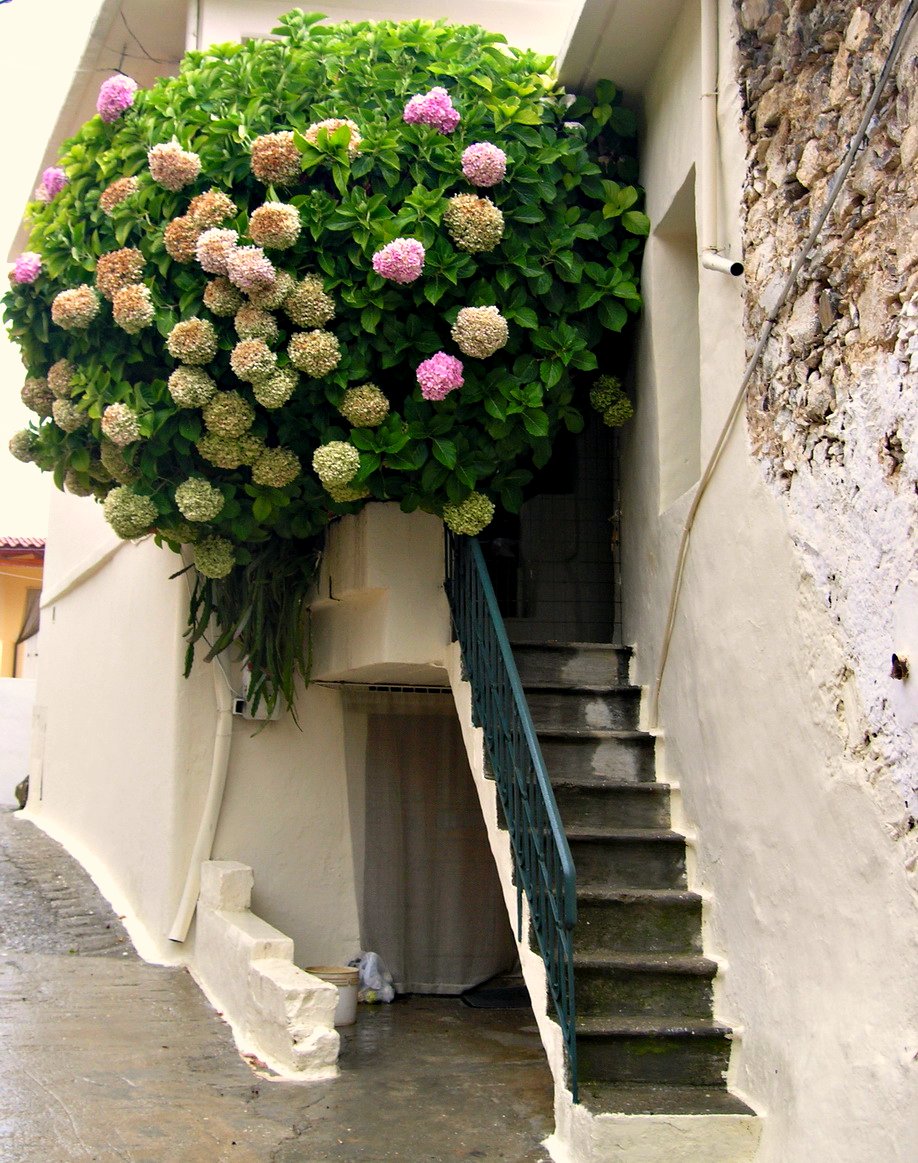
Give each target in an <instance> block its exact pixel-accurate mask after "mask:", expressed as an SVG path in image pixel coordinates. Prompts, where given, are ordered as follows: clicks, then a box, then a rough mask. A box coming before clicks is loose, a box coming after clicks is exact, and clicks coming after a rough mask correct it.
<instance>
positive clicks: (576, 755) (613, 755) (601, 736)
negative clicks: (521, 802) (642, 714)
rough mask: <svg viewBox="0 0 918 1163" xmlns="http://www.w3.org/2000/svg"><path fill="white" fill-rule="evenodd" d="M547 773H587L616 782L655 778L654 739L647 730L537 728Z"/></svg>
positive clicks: (571, 774) (561, 774) (576, 774)
mask: <svg viewBox="0 0 918 1163" xmlns="http://www.w3.org/2000/svg"><path fill="white" fill-rule="evenodd" d="M539 746H540V747H541V748H542V755H543V757H544V759H545V766H546V768H547V769H548V774H549V775H550V776H552V778H554V777H555V776H557V777H558V778H559V779H566V778H568V777H575V776H579V775H586V774H587V773H589V774H590V775H593V776H595V777H597V778H603V779H608V780H611V781H613V782H616V783H647V782H650V781H652V780H653V778H654V770H655V767H654V748H655V746H656V740H655V739H654V737H653V736H652V735H648V734H647V732H646V731H589V730H583V731H578V730H576V729H569V730H566V731H545V730H542V731H539Z"/></svg>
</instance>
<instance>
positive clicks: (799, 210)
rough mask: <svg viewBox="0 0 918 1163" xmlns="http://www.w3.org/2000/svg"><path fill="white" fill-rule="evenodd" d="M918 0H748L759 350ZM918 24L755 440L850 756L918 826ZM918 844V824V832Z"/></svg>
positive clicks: (753, 416) (772, 378) (750, 228)
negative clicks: (789, 536)
mask: <svg viewBox="0 0 918 1163" xmlns="http://www.w3.org/2000/svg"><path fill="white" fill-rule="evenodd" d="M906 7H907V3H906V2H904V0H902V2H899V0H897V2H895V3H891V2H886V0H874V2H873V3H870V4H862V5H860V6H858V5H857V4H856V3H855V2H854V0H735V9H736V16H737V20H738V24H739V41H738V49H739V53H738V57H739V60H738V67H739V82H740V89H741V92H742V93H743V95H744V101H745V115H746V129H747V134H748V145H749V167H748V175H747V184H746V190H745V199H744V201H745V245H744V250H745V261H746V269H747V276H746V280H747V297H746V325H747V337H748V345H749V351H750V352H751V350H752V348H753V346H754V345H755V343H756V341H757V340H758V337H759V335H760V333H761V330H762V327H763V324H764V322H765V319H766V315H767V313H768V312H769V310H771V309H773V307H774V305H775V304H776V303H777V301H778V295H779V293H780V290H781V287H782V285H783V283H784V281H785V279H786V277H787V272H788V271H789V269H790V267H791V265H792V263H793V260H794V258H795V257H796V255H797V253H798V251H799V249H800V247H801V245H802V244H803V242H804V240H805V238H806V236H807V235H808V233H809V231H810V229H811V226H812V224H813V222H814V221H815V218H816V216H817V215H818V213H819V211H820V210H821V209H822V207H823V205H824V203H825V200H826V195H827V191H828V187H829V184H830V182H831V180H832V177H833V175H834V173H835V171H836V169H837V167H838V166H839V165H840V164H841V162H842V160H843V158H844V156H845V153H846V151H847V149H848V146H849V144H850V141H851V139H852V136H853V134H854V132H855V130H856V127H857V125H858V123H859V121H860V119H861V116H862V114H863V111H864V108H865V107H866V105H867V102H868V100H869V98H870V95H871V93H872V91H873V88H874V84H875V82H876V79H877V77H878V76H879V73H880V71H881V69H882V68H883V64H884V62H885V60H886V57H887V54H888V52H889V48H890V45H891V43H892V40H893V37H894V35H895V32H896V29H897V27H898V25H899V22H900V20H901V18H902V15H903V13H904V12H905V9H906ZM916 32H918V19H916V20H915V21H913V27H912V30H911V32H910V35H909V38H908V40H907V41H906V43H905V45H904V48H903V51H902V52H901V54H900V56H899V58H898V61H897V64H896V66H895V69H894V71H893V73H892V75H891V77H890V79H889V81H888V83H887V86H886V88H885V90H884V93H883V96H882V99H881V101H880V104H879V106H878V108H877V110H876V113H875V115H874V117H873V119H872V122H871V125H870V129H869V132H868V135H867V138H866V141H865V143H864V144H863V146H862V147H861V150H860V152H859V155H858V158H857V160H856V162H855V165H854V167H853V169H852V172H851V174H850V175H849V177H848V179H847V181H846V183H845V185H844V186H843V188H842V191H841V194H840V196H839V198H838V200H837V202H836V203H835V206H834V209H833V211H832V214H831V216H830V217H829V219H828V221H827V223H826V225H825V227H824V228H823V231H822V233H821V235H820V236H819V237H818V239H817V242H816V245H815V247H814V249H813V252H812V254H811V256H810V258H809V260H808V261H807V263H806V265H805V266H804V268H803V270H802V272H801V274H800V276H799V279H798V283H797V286H796V288H795V291H794V292H793V293H792V295H791V297H790V299H789V301H788V303H787V304H786V305H785V307H784V308H783V310H782V311H781V314H780V315H779V317H778V321H777V324H776V326H775V329H774V331H773V334H772V337H771V339H770V341H769V343H768V346H767V348H766V350H765V353H764V357H763V359H762V362H761V364H760V366H759V369H758V371H757V373H756V375H755V378H754V379H753V381H752V383H751V385H750V394H749V400H748V408H747V420H748V431H749V435H750V439H751V442H752V447H753V451H754V453H755V455H756V456H757V457H758V458H759V460H760V462H761V465H762V468H763V470H764V473H765V475H766V478H767V480H768V481H769V482H770V483H771V484H772V485H773V487H774V489H775V490H776V491H777V492H779V493H781V494H783V498H784V501H785V504H786V506H787V511H788V516H789V520H790V525H791V529H792V531H793V535H794V539H795V542H796V544H797V547H798V549H799V552H800V554H801V558H802V562H803V565H804V573H805V575H806V578H807V582H806V587H808V588H809V593H810V597H811V598H812V599H813V600H814V605H816V606H818V605H822V607H823V610H824V614H823V617H822V618H821V619H820V618H817V622H819V623H821V625H822V626H823V628H824V629H823V633H824V634H825V633H826V629H825V628H827V627H832V628H833V630H834V641H832V643H831V648H827V649H826V650H825V651H824V652H823V651H821V650H820V647H819V639H818V635H815V636H814V639H813V643H812V645H813V652H814V659H813V680H814V688H815V687H817V686H818V687H821V688H822V690H823V692H824V693H828V695H829V697H830V700H832V701H834V704H835V707H836V711H837V715H838V721H839V729H840V731H841V733H842V736H843V738H844V739H845V744H846V761H847V762H849V764H850V766H851V770H859V771H860V772H861V775H860V777H859V778H860V779H861V780H863V781H865V786H868V787H870V788H871V789H872V790H873V793H874V794H875V796H876V798H877V799H878V801H879V802H880V803H881V806H882V808H883V811H884V816H885V818H886V820H887V823H888V830H889V832H890V834H891V836H892V837H893V838H896V839H899V838H904V837H905V836H906V835H907V834H908V833H909V832H912V830H913V829H915V826H916V820H915V817H916V816H918V747H916V742H918V738H916V734H918V731H916V727H918V706H916V702H918V698H916V696H918V567H916V554H915V536H916V533H918V498H916V492H918V201H916V193H918V164H916V158H918V84H916V81H918V76H916V74H918V58H916V48H918V35H916ZM806 587H805V588H806ZM804 600H806V595H804ZM832 632H833V631H832V630H830V631H828V635H827V636H831V635H832ZM910 651H911V655H910V657H911V662H912V670H913V674H912V677H911V678H910V679H906V680H905V681H902V680H901V679H897V678H894V677H892V675H891V655H892V654H893V653H896V654H897V655H899V656H903V655H904V656H906V657H909V652H910ZM829 659H832V660H833V661H831V662H829V661H828V660H829ZM903 804H904V805H905V808H904V810H903ZM912 841H914V832H912V835H911V836H910V837H909V842H908V843H907V844H906V847H907V848H908V849H911V848H912V847H913V844H912ZM914 861H915V857H914V855H913V856H912V858H911V860H908V859H907V863H908V864H912V865H914Z"/></svg>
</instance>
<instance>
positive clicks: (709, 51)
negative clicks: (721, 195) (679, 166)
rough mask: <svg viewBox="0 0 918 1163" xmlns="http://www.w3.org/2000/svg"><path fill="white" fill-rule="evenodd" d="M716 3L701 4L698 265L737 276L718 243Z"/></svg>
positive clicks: (738, 267)
mask: <svg viewBox="0 0 918 1163" xmlns="http://www.w3.org/2000/svg"><path fill="white" fill-rule="evenodd" d="M719 176H720V149H719V147H718V140H717V0H701V180H700V186H701V189H700V196H701V265H702V266H703V267H704V268H705V270H709V271H720V272H721V274H725V275H733V276H738V275H741V274H742V273H743V264H742V263H741V262H738V261H737V260H736V259H729V258H725V257H724V255H722V254H721V253H720V251H721V247H720V245H719V243H718V214H717V211H718V206H717V182H718V178H719Z"/></svg>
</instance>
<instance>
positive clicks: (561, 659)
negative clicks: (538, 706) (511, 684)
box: [511, 642, 631, 686]
mask: <svg viewBox="0 0 918 1163" xmlns="http://www.w3.org/2000/svg"><path fill="white" fill-rule="evenodd" d="M511 645H512V647H513V657H514V659H515V660H516V667H517V670H518V671H519V672H520V678H521V679H522V680H523V684H524V685H526V684H527V683H530V682H536V683H538V682H548V683H556V684H557V685H558V686H580V685H582V684H586V685H587V686H627V685H628V669H629V664H630V662H631V647H630V646H612V645H611V643H605V642H514V643H512V644H511Z"/></svg>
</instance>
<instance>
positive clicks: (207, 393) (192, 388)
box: [169, 367, 217, 408]
mask: <svg viewBox="0 0 918 1163" xmlns="http://www.w3.org/2000/svg"><path fill="white" fill-rule="evenodd" d="M216 390H217V385H216V384H215V383H214V381H213V380H212V379H211V377H210V376H209V375H208V374H207V372H206V371H204V370H203V368H200V367H177V368H176V369H175V371H174V372H173V373H172V375H171V376H169V394H170V395H171V396H172V399H173V400H175V402H176V404H177V405H178V406H179V407H180V408H203V407H204V405H205V404H206V403H207V402H208V401H209V400H210V399H212V398H213V395H214V393H215V392H216Z"/></svg>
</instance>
